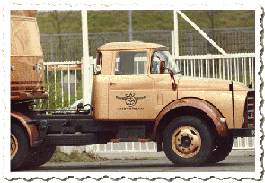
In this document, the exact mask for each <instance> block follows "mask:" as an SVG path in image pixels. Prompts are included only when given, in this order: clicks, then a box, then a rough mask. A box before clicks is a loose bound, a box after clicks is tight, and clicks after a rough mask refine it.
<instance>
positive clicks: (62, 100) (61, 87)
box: [61, 69, 64, 107]
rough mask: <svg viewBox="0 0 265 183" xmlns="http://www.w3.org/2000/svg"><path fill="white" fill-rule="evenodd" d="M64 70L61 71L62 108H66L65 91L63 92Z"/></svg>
mask: <svg viewBox="0 0 265 183" xmlns="http://www.w3.org/2000/svg"><path fill="white" fill-rule="evenodd" d="M63 83H64V81H63V69H62V70H61V88H62V107H64V91H63Z"/></svg>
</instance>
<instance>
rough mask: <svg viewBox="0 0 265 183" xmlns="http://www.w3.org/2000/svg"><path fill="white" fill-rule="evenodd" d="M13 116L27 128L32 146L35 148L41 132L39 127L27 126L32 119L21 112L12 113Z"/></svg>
mask: <svg viewBox="0 0 265 183" xmlns="http://www.w3.org/2000/svg"><path fill="white" fill-rule="evenodd" d="M11 116H12V117H14V118H16V119H18V120H19V121H20V122H21V123H22V125H23V126H24V127H25V128H26V130H27V132H28V135H29V141H30V145H31V147H33V144H34V142H35V141H38V140H39V132H38V130H37V127H36V126H35V125H33V124H27V121H30V120H31V119H30V118H29V117H27V116H25V115H23V114H22V113H20V112H11Z"/></svg>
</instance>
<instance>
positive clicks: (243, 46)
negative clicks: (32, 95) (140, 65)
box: [40, 27, 255, 62]
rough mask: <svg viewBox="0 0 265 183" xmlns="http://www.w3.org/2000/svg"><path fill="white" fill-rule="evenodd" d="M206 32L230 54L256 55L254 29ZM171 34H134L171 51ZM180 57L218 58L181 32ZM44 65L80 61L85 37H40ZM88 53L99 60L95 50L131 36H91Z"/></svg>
mask: <svg viewBox="0 0 265 183" xmlns="http://www.w3.org/2000/svg"><path fill="white" fill-rule="evenodd" d="M203 31H204V32H206V33H207V34H208V36H209V37H210V38H211V39H213V40H214V41H215V42H216V43H217V45H219V46H220V47H222V48H223V49H224V50H225V51H226V52H227V53H252V52H254V51H255V28H254V27H240V28H218V29H204V30H203ZM172 32H173V31H172V30H149V31H133V33H132V35H133V40H138V41H144V42H152V43H159V44H162V45H165V46H167V47H169V48H170V50H172ZM178 32H179V51H180V55H181V56H184V55H206V54H219V52H218V51H217V50H216V49H215V48H214V47H213V46H212V45H211V44H210V43H209V42H208V41H207V40H205V39H204V38H203V37H202V36H201V35H200V34H199V33H198V32H197V31H196V30H179V31H178ZM40 38H41V45H42V49H43V54H44V61H46V62H47V61H64V60H81V58H82V56H83V55H82V54H83V52H82V49H83V48H82V46H83V45H82V34H81V33H71V34H41V37H40ZM88 40H89V53H90V56H93V57H96V49H97V48H99V47H100V46H102V45H103V44H106V43H109V42H125V41H129V34H128V32H102V33H89V35H88Z"/></svg>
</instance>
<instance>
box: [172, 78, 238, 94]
mask: <svg viewBox="0 0 265 183" xmlns="http://www.w3.org/2000/svg"><path fill="white" fill-rule="evenodd" d="M178 79H179V82H178V87H177V88H178V90H192V91H196V90H198V91H202V90H203V91H207V90H208V91H229V84H232V81H230V80H223V79H216V78H200V77H192V76H178ZM178 79H177V80H178ZM236 86H237V89H239V88H242V86H240V85H239V84H237V85H236Z"/></svg>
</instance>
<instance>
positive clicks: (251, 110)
mask: <svg viewBox="0 0 265 183" xmlns="http://www.w3.org/2000/svg"><path fill="white" fill-rule="evenodd" d="M253 127H255V91H249V92H248V96H247V99H246V102H245V111H244V125H243V128H253Z"/></svg>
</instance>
